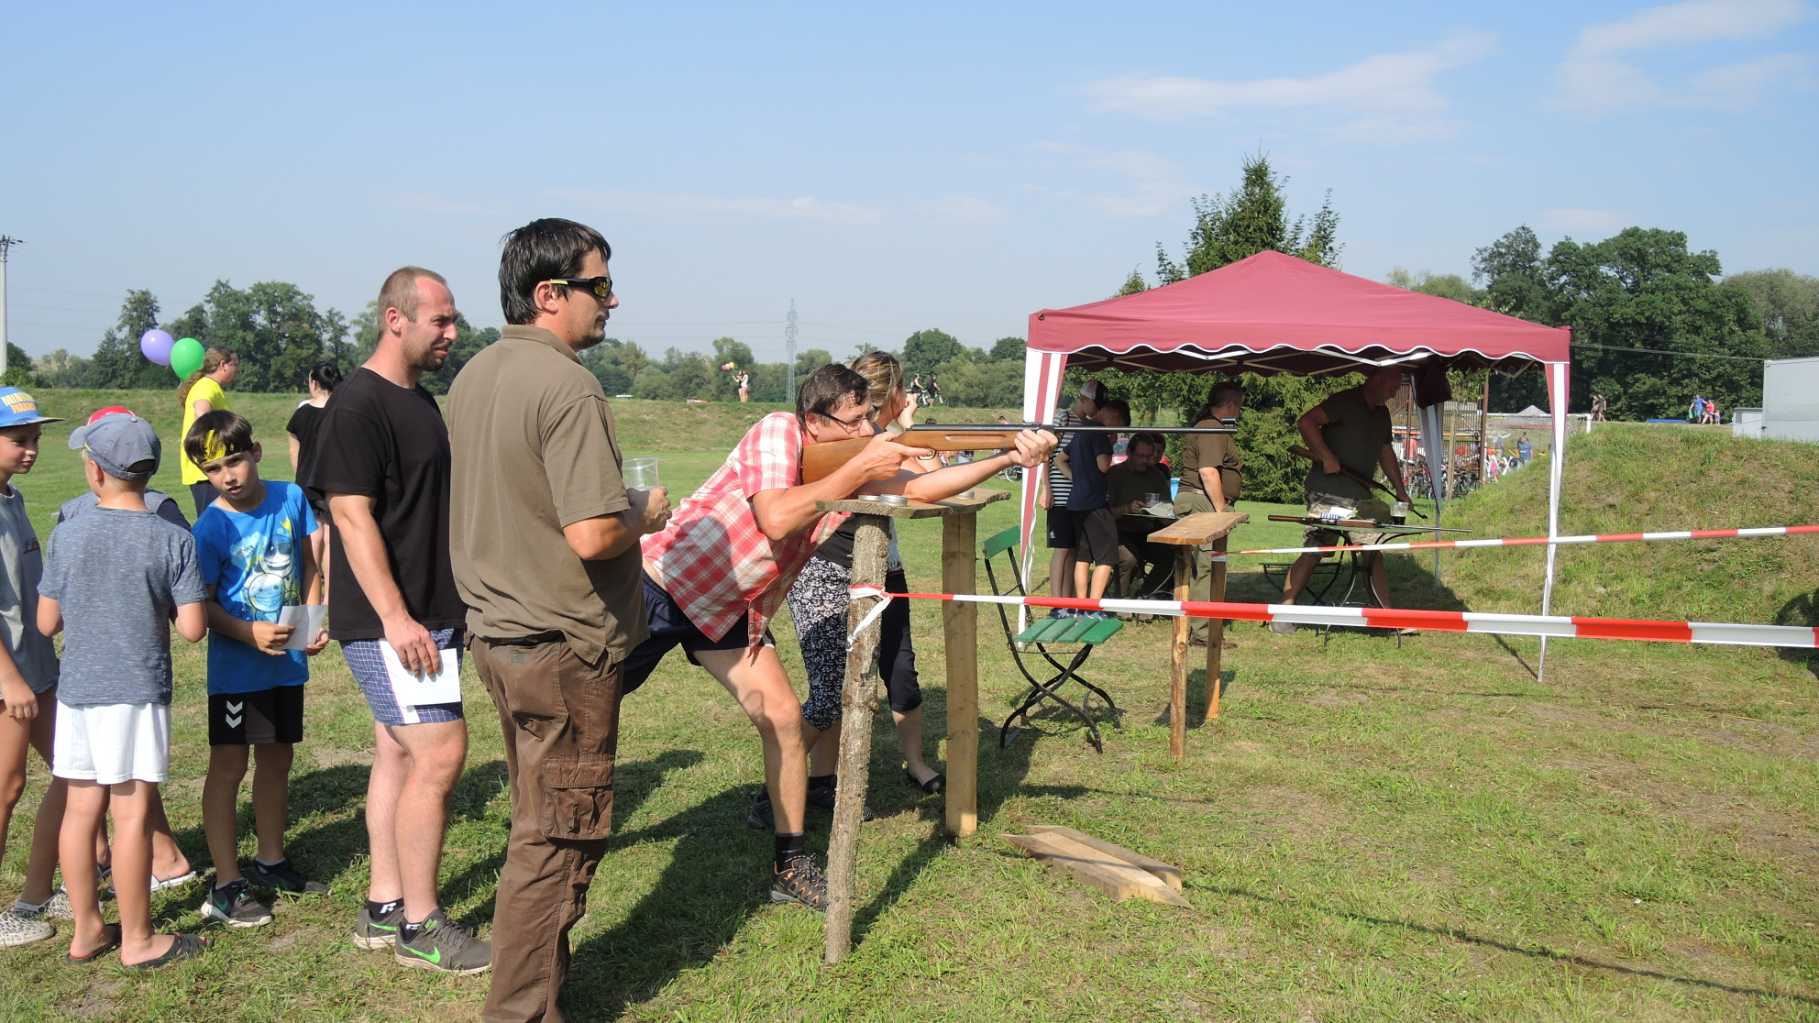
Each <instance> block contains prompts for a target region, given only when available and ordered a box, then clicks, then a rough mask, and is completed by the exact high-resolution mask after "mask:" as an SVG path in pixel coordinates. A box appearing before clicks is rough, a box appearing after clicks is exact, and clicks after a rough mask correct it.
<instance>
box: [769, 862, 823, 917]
mask: <svg viewBox="0 0 1819 1023" xmlns="http://www.w3.org/2000/svg"><path fill="white" fill-rule="evenodd" d="M771 901H772V902H799V903H801V904H802V905H804V906H807V907H808V908H810V909H812V910H814V911H815V912H817V913H825V912H827V875H826V874H823V873H822V872H821V868H820V867H819V866H817V865H816V863H815V858H814V857H812V856H810V855H808V854H807V853H803V854H801V855H799V856H791V857H790V858H789V862H787V863H785V864H784V865H783V866H782V868H777V867H772V868H771Z"/></svg>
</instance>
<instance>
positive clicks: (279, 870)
mask: <svg viewBox="0 0 1819 1023" xmlns="http://www.w3.org/2000/svg"><path fill="white" fill-rule="evenodd" d="M252 873H253V881H254V882H256V883H257V884H258V885H259V886H260V887H262V888H270V889H271V890H272V891H275V892H277V893H278V894H280V895H326V894H328V885H325V884H323V883H322V882H321V881H311V880H310V879H309V878H307V877H304V876H303V874H302V873H301V872H299V871H298V870H297V868H296V867H293V866H291V861H290V860H279V861H278V862H277V863H274V864H272V865H271V866H269V867H268V866H266V865H265V864H263V863H260V862H259V861H258V860H254V861H253V871H252Z"/></svg>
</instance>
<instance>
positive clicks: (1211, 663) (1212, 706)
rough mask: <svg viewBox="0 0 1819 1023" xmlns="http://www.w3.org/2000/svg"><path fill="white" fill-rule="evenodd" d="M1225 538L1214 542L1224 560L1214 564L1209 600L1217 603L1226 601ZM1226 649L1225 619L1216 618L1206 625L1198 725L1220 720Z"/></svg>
mask: <svg viewBox="0 0 1819 1023" xmlns="http://www.w3.org/2000/svg"><path fill="white" fill-rule="evenodd" d="M1225 540H1226V538H1225V537H1223V536H1222V537H1219V538H1218V539H1217V540H1214V541H1213V557H1215V558H1220V559H1222V560H1219V561H1215V562H1213V580H1212V582H1213V587H1212V592H1211V594H1209V595H1208V596H1207V599H1208V600H1211V601H1213V602H1214V603H1217V602H1219V601H1222V600H1224V599H1225V561H1224V560H1223V558H1224V557H1225ZM1224 647H1225V619H1223V618H1215V619H1213V620H1212V621H1210V622H1207V623H1206V710H1204V711H1202V712H1201V714H1200V720H1199V721H1196V722H1194V724H1196V725H1204V724H1206V722H1207V719H1208V718H1211V719H1213V720H1215V721H1216V720H1218V718H1219V693H1220V691H1221V689H1222V688H1223V687H1224V686H1223V683H1222V682H1221V676H1220V671H1221V667H1222V666H1221V663H1220V662H1221V661H1223V660H1224V658H1223V657H1222V656H1221V655H1220V651H1221V650H1223V649H1224Z"/></svg>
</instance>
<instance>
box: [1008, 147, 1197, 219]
mask: <svg viewBox="0 0 1819 1023" xmlns="http://www.w3.org/2000/svg"><path fill="white" fill-rule="evenodd" d="M1036 151H1037V152H1038V153H1039V154H1043V155H1046V156H1048V157H1051V158H1053V159H1054V160H1055V161H1056V162H1059V163H1062V164H1064V165H1066V167H1067V168H1068V169H1069V170H1070V171H1076V172H1078V171H1081V170H1085V171H1089V172H1091V171H1097V172H1100V174H1101V175H1102V176H1104V177H1109V178H1110V179H1111V180H1112V181H1113V182H1115V183H1116V184H1117V186H1118V187H1117V188H1116V189H1113V190H1106V189H1097V190H1095V189H1083V188H1061V189H1057V188H1050V187H1046V186H1040V185H1037V186H1031V187H1032V188H1033V190H1034V191H1037V192H1040V193H1042V194H1044V195H1048V196H1052V197H1057V198H1063V199H1068V200H1071V201H1075V202H1082V203H1086V204H1087V205H1090V206H1094V207H1096V208H1098V209H1099V210H1101V211H1103V212H1105V213H1108V214H1110V215H1112V216H1115V217H1154V216H1158V215H1160V214H1162V213H1165V212H1167V211H1169V210H1171V209H1175V208H1177V207H1179V206H1180V205H1181V204H1182V203H1183V201H1184V200H1185V198H1186V197H1187V196H1188V195H1190V194H1192V192H1193V188H1192V186H1190V185H1189V184H1188V183H1187V180H1186V176H1185V175H1183V174H1182V173H1181V168H1180V167H1179V166H1178V165H1177V164H1176V163H1175V161H1173V160H1171V159H1169V158H1168V157H1166V156H1163V155H1162V154H1160V153H1153V152H1150V151H1148V150H1143V149H1099V148H1096V147H1093V146H1085V145H1080V144H1077V143H1073V142H1040V143H1037V144H1036Z"/></svg>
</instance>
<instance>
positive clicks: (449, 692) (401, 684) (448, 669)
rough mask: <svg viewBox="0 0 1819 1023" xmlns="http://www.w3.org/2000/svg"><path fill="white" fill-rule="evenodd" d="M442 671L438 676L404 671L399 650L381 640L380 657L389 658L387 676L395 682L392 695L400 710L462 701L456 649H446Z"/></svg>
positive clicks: (459, 669)
mask: <svg viewBox="0 0 1819 1023" xmlns="http://www.w3.org/2000/svg"><path fill="white" fill-rule="evenodd" d="M441 653H442V669H441V670H440V671H438V672H436V673H435V674H434V675H413V674H411V673H410V672H408V671H406V670H404V663H403V662H402V661H400V660H398V651H396V650H394V649H392V645H391V644H390V643H387V642H386V641H385V640H383V639H382V640H380V641H379V655H380V656H381V657H382V658H384V659H385V673H386V675H387V676H388V677H389V678H390V679H391V680H392V695H393V696H396V697H397V698H398V705H399V706H400V707H427V706H429V705H431V704H436V703H460V702H461V659H460V656H459V654H458V653H457V652H456V651H454V650H443V651H441Z"/></svg>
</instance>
